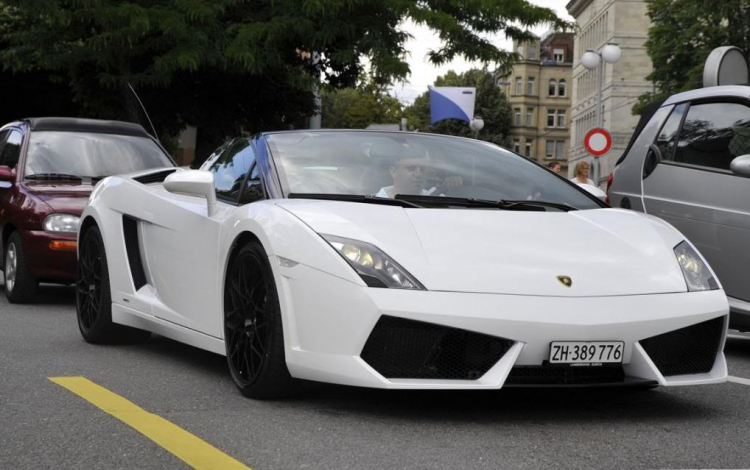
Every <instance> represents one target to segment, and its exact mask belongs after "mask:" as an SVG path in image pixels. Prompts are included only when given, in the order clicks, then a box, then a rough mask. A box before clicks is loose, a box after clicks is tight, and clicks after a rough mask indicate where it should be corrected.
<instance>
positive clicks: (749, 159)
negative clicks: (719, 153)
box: [729, 155, 750, 178]
mask: <svg viewBox="0 0 750 470" xmlns="http://www.w3.org/2000/svg"><path fill="white" fill-rule="evenodd" d="M729 169H730V170H732V173H734V174H735V175H739V176H744V177H745V178H750V155H741V156H739V157H737V158H735V159H734V160H732V163H730V164H729Z"/></svg>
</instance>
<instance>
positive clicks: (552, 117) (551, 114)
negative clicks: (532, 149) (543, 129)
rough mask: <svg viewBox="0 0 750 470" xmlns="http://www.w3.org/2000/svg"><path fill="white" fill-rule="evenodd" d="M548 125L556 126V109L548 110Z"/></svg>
mask: <svg viewBox="0 0 750 470" xmlns="http://www.w3.org/2000/svg"><path fill="white" fill-rule="evenodd" d="M547 127H555V110H554V109H548V110H547Z"/></svg>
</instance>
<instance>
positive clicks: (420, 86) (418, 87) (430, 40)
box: [391, 0, 573, 104]
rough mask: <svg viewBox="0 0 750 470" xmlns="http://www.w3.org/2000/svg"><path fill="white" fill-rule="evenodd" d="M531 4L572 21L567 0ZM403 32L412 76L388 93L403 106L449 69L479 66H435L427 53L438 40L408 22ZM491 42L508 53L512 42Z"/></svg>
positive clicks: (454, 63) (533, 0) (540, 31)
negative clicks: (566, 7)
mask: <svg viewBox="0 0 750 470" xmlns="http://www.w3.org/2000/svg"><path fill="white" fill-rule="evenodd" d="M530 1H531V3H533V4H535V5H540V6H544V7H547V8H552V9H553V10H555V11H556V12H557V15H558V16H559V17H561V18H563V19H566V20H569V21H573V17H571V16H570V15H569V14H568V12H567V11H566V10H565V5H566V4H567V3H568V2H569V0H530ZM404 29H405V30H406V31H408V32H409V33H410V34H411V35H412V36H414V37H413V38H412V39H410V40H409V41H408V42H407V43H406V50H407V51H409V53H410V54H409V58H408V62H409V67H410V68H411V75H410V76H409V79H408V81H406V82H403V83H396V84H395V85H393V86H392V87H391V94H392V95H393V96H395V97H397V98H398V99H399V100H401V101H402V102H404V103H407V104H410V103H412V102H413V101H414V99H415V98H416V97H417V96H419V95H421V94H422V93H424V92H425V91H427V87H428V86H429V85H432V84H433V83H434V82H435V79H436V78H437V77H439V76H440V75H443V74H445V73H446V72H448V71H449V70H454V71H456V72H465V71H466V70H469V69H471V68H474V67H481V64H480V63H479V62H468V61H466V60H464V59H463V58H457V59H455V60H453V61H452V62H450V63H447V64H443V65H441V66H440V67H436V66H434V65H432V64H430V63H429V62H428V61H427V53H428V52H429V51H430V50H433V49H439V48H440V45H441V44H440V39H439V38H438V36H437V34H435V33H433V32H432V31H431V30H430V29H429V28H427V27H424V26H417V25H415V24H413V23H411V22H407V23H406V24H405V25H404ZM547 29H548V27H547V26H542V27H540V28H536V29H534V30H533V32H534V33H535V34H536V35H537V36H541V35H542V34H543V33H545V32H546V31H547ZM493 40H495V41H496V44H497V45H498V46H499V47H500V48H502V49H506V50H511V46H512V44H511V41H509V40H508V39H507V38H505V36H502V35H500V36H495V37H493Z"/></svg>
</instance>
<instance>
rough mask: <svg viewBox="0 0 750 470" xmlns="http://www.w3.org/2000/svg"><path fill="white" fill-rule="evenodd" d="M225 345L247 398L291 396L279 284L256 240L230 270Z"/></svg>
mask: <svg viewBox="0 0 750 470" xmlns="http://www.w3.org/2000/svg"><path fill="white" fill-rule="evenodd" d="M224 341H225V344H226V351H227V362H228V364H229V371H230V373H231V374H232V379H234V383H235V384H236V385H237V388H239V390H240V392H242V394H243V395H245V396H247V397H251V398H259V399H264V398H279V397H283V396H286V395H288V394H289V393H290V391H291V388H292V386H293V379H292V377H291V376H290V375H289V370H288V369H287V366H286V359H285V356H284V333H283V331H282V323H281V308H280V307H279V298H278V292H277V290H276V283H275V282H274V279H273V272H272V271H271V265H270V264H269V262H268V255H266V252H265V250H264V249H263V247H262V246H261V244H260V243H258V242H256V241H253V242H249V243H247V244H246V245H245V246H244V247H242V249H240V251H239V253H237V255H236V256H235V257H234V259H233V260H232V262H231V265H230V267H229V271H228V274H227V279H226V283H225V288H224Z"/></svg>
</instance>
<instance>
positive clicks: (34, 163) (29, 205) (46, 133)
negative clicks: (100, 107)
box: [0, 118, 175, 303]
mask: <svg viewBox="0 0 750 470" xmlns="http://www.w3.org/2000/svg"><path fill="white" fill-rule="evenodd" d="M173 166H175V163H174V161H173V160H172V159H171V158H170V156H169V155H168V154H167V152H166V151H165V150H164V148H163V147H162V146H161V145H160V144H159V143H158V142H157V141H156V140H154V139H153V138H152V137H151V136H150V135H149V134H148V133H147V132H146V131H145V130H144V129H143V127H141V126H139V125H137V124H131V123H127V122H118V121H98V120H92V119H74V118H34V119H25V120H23V121H17V122H13V123H10V124H7V125H5V126H3V127H0V233H1V234H2V238H1V239H0V243H1V244H0V253H2V257H0V260H1V261H2V266H3V272H4V274H5V293H6V295H7V297H8V300H9V301H10V302H13V303H23V302H29V301H31V300H33V298H34V293H35V292H36V289H37V286H38V285H39V282H52V283H63V284H67V283H72V282H74V281H75V278H76V234H77V232H78V223H79V217H80V215H81V213H82V212H83V208H84V207H85V206H86V203H87V202H88V199H89V195H90V194H91V191H92V190H93V189H94V186H95V185H96V183H97V182H98V181H99V180H101V179H102V178H104V177H106V176H110V175H116V174H124V173H133V172H137V171H142V170H147V169H151V168H160V167H173Z"/></svg>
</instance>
